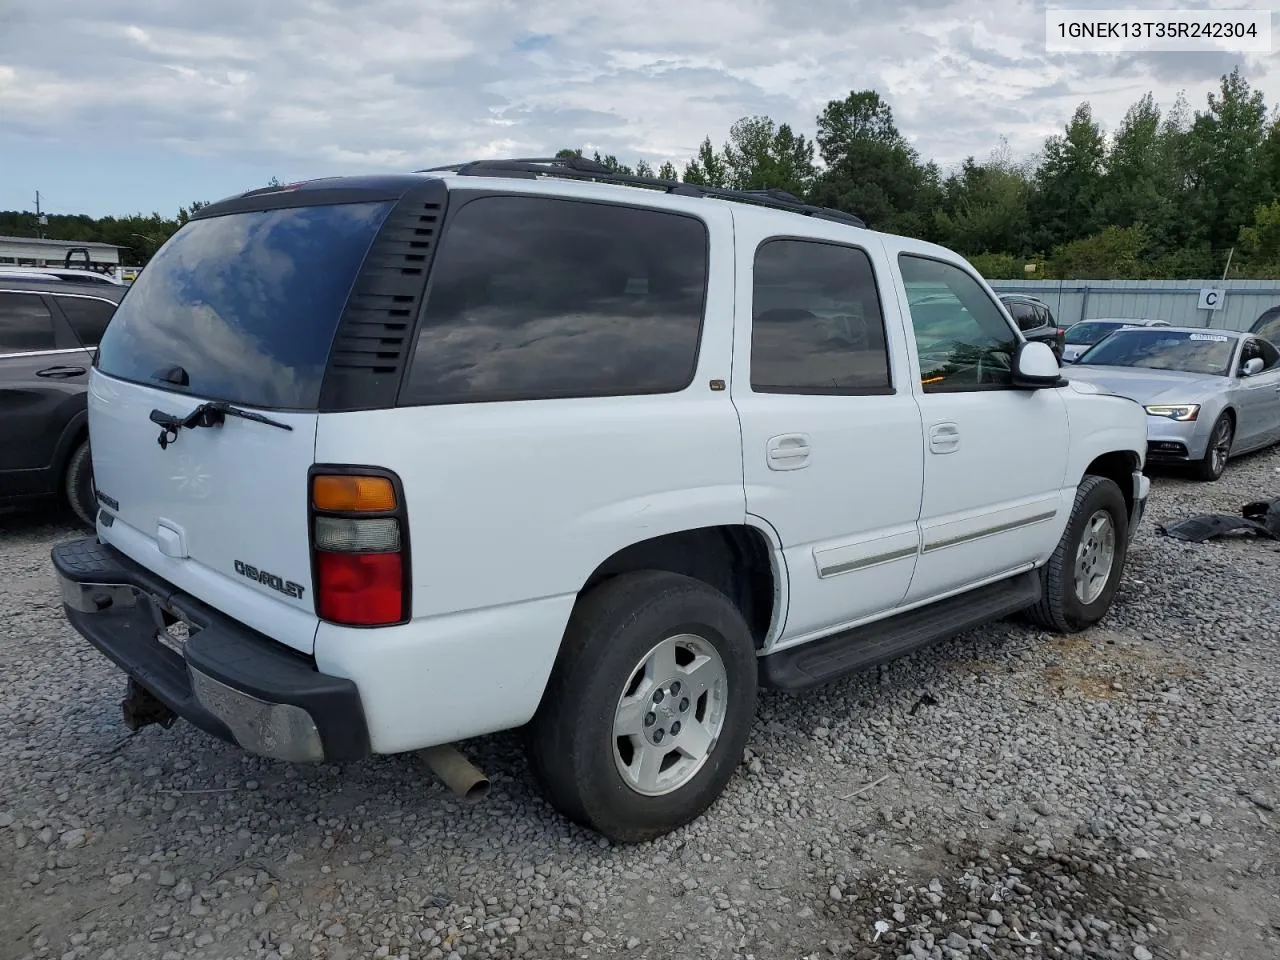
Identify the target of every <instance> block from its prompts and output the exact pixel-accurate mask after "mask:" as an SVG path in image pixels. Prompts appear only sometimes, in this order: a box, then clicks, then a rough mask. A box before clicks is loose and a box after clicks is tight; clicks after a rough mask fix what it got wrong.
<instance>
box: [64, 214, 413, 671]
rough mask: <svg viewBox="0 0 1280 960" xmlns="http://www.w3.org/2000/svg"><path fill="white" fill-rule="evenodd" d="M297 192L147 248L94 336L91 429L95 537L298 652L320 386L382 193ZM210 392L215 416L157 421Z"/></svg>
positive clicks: (196, 405)
mask: <svg viewBox="0 0 1280 960" xmlns="http://www.w3.org/2000/svg"><path fill="white" fill-rule="evenodd" d="M307 196H308V193H307V191H306V190H299V191H297V192H292V191H289V192H287V197H288V199H289V202H290V203H297V204H300V205H298V206H288V207H282V208H270V209H242V208H241V207H238V206H236V205H235V204H232V205H231V207H230V208H228V212H225V213H217V214H211V215H208V216H202V218H200V219H193V220H192V221H191V222H189V223H187V224H186V225H185V226H183V227H182V229H181V230H179V231H178V232H177V233H176V234H175V235H174V236H173V238H172V239H171V240H169V241H168V242H167V243H166V244H165V245H164V246H163V247H162V248H161V249H160V250H159V252H158V253H157V254H156V255H155V257H153V258H152V260H151V262H150V263H148V264H147V267H146V269H145V270H143V271H142V273H141V274H140V275H139V276H138V279H137V280H136V281H135V282H134V284H133V286H132V287H131V288H130V289H129V292H128V294H126V295H125V297H124V299H123V300H122V302H121V304H120V307H119V309H118V310H117V311H116V313H115V315H114V316H113V317H112V320H111V323H110V324H109V325H108V327H107V331H106V333H105V335H104V336H103V338H102V343H101V345H100V347H99V351H98V358H97V366H96V369H95V370H94V371H93V376H92V379H91V385H90V395H89V436H90V441H91V444H92V450H93V467H94V478H95V483H96V485H97V488H98V493H99V500H100V502H101V504H102V511H101V513H100V515H99V521H98V528H99V535H100V536H101V537H102V539H103V540H105V541H106V542H108V543H110V544H111V545H113V546H115V547H116V548H118V549H119V550H121V551H123V552H124V553H125V554H127V555H128V556H129V557H131V558H133V559H134V560H136V561H137V562H138V563H141V564H142V565H143V566H145V567H147V568H149V569H150V570H152V571H154V572H155V573H157V574H159V575H160V576H162V577H164V578H166V579H167V580H169V581H170V582H172V583H173V584H174V585H175V586H177V587H178V588H179V589H181V590H183V591H185V592H188V593H190V594H192V595H193V596H195V597H197V598H198V599H200V600H203V601H204V602H205V603H207V604H209V605H211V606H213V607H215V608H217V609H218V610H220V611H221V612H223V613H224V614H226V615H228V616H230V617H233V618H235V619H237V620H240V621H242V622H243V623H245V624H247V625H249V626H250V627H253V628H254V629H257V630H259V631H261V632H263V633H265V634H266V635H267V636H269V637H272V638H274V639H276V640H279V641H281V642H283V643H286V644H288V645H289V646H291V647H294V648H296V649H298V650H301V651H304V652H307V653H310V652H311V650H312V649H313V646H314V641H315V632H316V627H317V624H318V620H317V618H316V610H315V601H314V598H313V597H312V569H311V550H310V536H309V534H310V531H309V518H308V493H309V491H308V470H309V469H310V468H311V466H312V463H313V461H314V456H315V439H316V422H317V418H318V411H319V409H320V398H321V392H322V386H323V382H324V378H325V373H326V369H327V367H328V361H329V356H330V351H331V349H332V347H333V344H334V339H335V336H336V331H337V330H338V327H339V324H340V322H341V318H342V316H343V314H344V310H345V309H346V305H347V303H348V300H349V299H351V292H352V290H353V288H354V287H355V285H356V282H357V278H358V277H359V275H360V272H361V270H362V267H363V264H364V263H365V259H366V256H367V254H368V252H369V250H370V247H371V245H372V244H373V242H374V239H375V237H376V236H377V235H378V232H379V230H380V228H381V226H382V224H383V222H384V221H385V219H386V217H387V214H388V211H389V210H390V209H391V207H392V203H391V202H389V201H387V200H376V201H368V202H366V201H360V202H324V203H312V204H310V205H308V204H307V202H306V201H307ZM328 199H329V200H332V199H333V198H332V197H330V198H328ZM255 202H256V201H255ZM272 202H277V203H278V202H281V200H280V198H279V197H277V198H276V200H274V201H272ZM214 209H215V210H216V209H219V208H218V207H217V206H216V205H215V208H214ZM419 282H420V281H419ZM209 401H213V402H217V403H221V404H222V405H223V406H222V408H221V409H222V411H223V418H219V417H216V416H215V417H214V418H212V422H206V423H205V424H197V423H195V422H194V421H193V422H192V425H191V426H187V427H182V428H180V429H178V430H176V432H167V431H166V430H165V429H164V426H163V424H164V423H166V422H172V420H173V419H176V420H179V421H180V420H183V419H184V418H188V417H189V416H190V415H192V413H193V412H194V411H196V410H198V409H200V408H201V406H202V404H204V403H206V402H209ZM236 412H239V413H241V414H248V415H249V416H257V417H259V418H262V417H265V418H266V419H267V420H268V421H269V422H261V421H260V420H259V421H254V420H251V419H244V418H243V417H242V416H234V415H232V414H234V413H236ZM162 435H163V436H164V437H165V440H166V442H165V443H164V444H161V443H160V442H158V441H159V440H160V438H161V436H162Z"/></svg>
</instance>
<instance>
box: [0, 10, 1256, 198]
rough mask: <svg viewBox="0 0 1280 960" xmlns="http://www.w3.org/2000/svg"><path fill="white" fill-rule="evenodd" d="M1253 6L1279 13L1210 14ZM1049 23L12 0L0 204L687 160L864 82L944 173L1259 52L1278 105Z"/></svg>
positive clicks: (1209, 65)
mask: <svg viewBox="0 0 1280 960" xmlns="http://www.w3.org/2000/svg"><path fill="white" fill-rule="evenodd" d="M1055 5H1061V6H1069V7H1072V8H1082V7H1111V8H1113V7H1127V8H1130V9H1134V8H1148V9H1150V8H1153V7H1156V8H1164V9H1169V8H1176V7H1179V6H1188V4H1185V3H1178V2H1177V0H1173V2H1162V3H1155V4H1152V3H1149V2H1139V0H1130V2H1128V3H1121V2H1110V3H1108V2H1104V3H1096V2H1095V3H1091V2H1089V0H1072V2H1067V3H1062V4H1055ZM1233 5H1234V6H1237V7H1241V8H1251V7H1252V8H1265V7H1267V6H1269V4H1263V3H1258V2H1244V3H1237V4H1231V3H1213V2H1210V3H1209V4H1205V3H1203V2H1201V3H1199V4H1196V5H1195V6H1198V7H1200V8H1201V9H1204V8H1205V7H1206V6H1211V7H1214V8H1222V9H1226V8H1229V7H1231V6H1233ZM1044 23H1045V22H1044V3H1043V2H1030V0H1027V2H1020V0H958V2H952V0H639V2H636V0H523V2H517V0H359V2H357V0H94V2H88V0H0V209H28V208H30V207H31V206H32V202H33V199H34V193H35V191H36V190H37V189H39V190H40V191H41V194H42V196H43V197H44V198H45V207H46V209H47V210H48V211H50V212H55V213H74V212H81V211H83V212H87V213H91V214H94V215H101V214H105V213H129V212H134V211H138V210H142V211H146V212H150V211H151V210H159V211H161V212H162V213H164V214H166V215H169V214H171V213H172V212H173V211H174V210H176V208H177V207H178V205H179V204H183V203H186V202H188V201H190V200H194V199H207V200H213V199H217V198H219V197H222V196H226V195H229V194H231V193H235V192H238V191H240V190H243V189H247V188H250V187H254V186H259V185H261V184H263V183H265V182H266V181H267V180H268V179H269V178H270V177H272V176H278V177H280V178H281V179H282V180H285V181H289V180H297V179H304V178H308V177H314V176H325V175H332V174H335V173H343V172H352V171H367V170H378V169H395V170H403V169H415V168H419V167H423V166H429V165H433V164H439V163H444V162H451V161H455V160H459V159H466V158H473V157H485V156H512V155H529V154H543V153H546V152H547V151H552V150H554V149H556V148H559V147H561V146H570V145H572V146H585V147H586V148H587V149H588V151H590V150H592V149H599V150H600V151H601V152H602V153H615V154H617V155H618V156H619V157H620V158H621V159H623V160H624V161H626V162H634V161H635V160H636V159H638V158H640V157H644V158H646V159H648V160H649V161H650V162H652V163H653V164H654V165H655V166H656V165H657V164H658V163H660V162H661V161H662V160H664V159H671V160H673V161H675V162H676V163H677V165H678V166H682V165H683V161H684V160H685V159H686V158H687V157H688V156H689V155H690V154H691V153H692V152H693V151H694V150H696V148H697V145H698V143H699V141H700V140H701V139H702V137H703V136H704V135H706V134H711V136H712V139H713V141H714V142H716V143H717V144H719V143H720V142H722V141H723V139H724V137H725V135H726V133H727V131H728V128H729V125H730V124H731V123H732V122H733V121H734V120H735V119H737V118H738V117H741V116H744V115H747V114H758V113H764V114H768V115H770V116H772V117H773V118H774V119H776V120H778V121H779V122H783V121H785V122H789V123H791V124H792V125H793V126H794V127H796V128H798V129H799V130H800V131H801V132H803V133H806V134H809V135H812V133H813V129H814V117H815V115H816V114H817V113H818V111H819V110H820V109H821V108H822V105H823V104H824V103H825V102H826V101H827V100H829V99H831V98H833V97H839V96H843V95H845V94H847V93H848V92H849V91H850V90H851V89H865V88H874V89H876V90H878V91H879V92H880V93H881V95H882V96H884V97H886V98H887V99H888V101H889V103H890V104H891V106H892V107H893V110H894V113H895V115H896V118H897V121H898V125H899V127H900V128H901V129H902V131H903V132H904V133H905V134H906V135H907V136H908V137H909V138H910V139H911V140H912V141H913V142H914V143H915V144H916V146H917V148H918V149H919V150H920V151H921V153H922V154H924V155H925V156H926V157H932V158H934V159H936V160H938V161H939V163H941V164H943V165H944V166H946V165H948V164H953V163H956V162H958V161H960V160H962V159H963V158H964V157H965V156H966V155H969V154H976V155H977V156H979V157H982V156H985V155H987V154H988V153H989V152H990V150H991V149H992V147H994V146H995V145H996V143H997V141H998V138H999V137H1001V136H1005V137H1007V138H1008V139H1009V141H1010V144H1011V146H1012V147H1013V150H1014V152H1015V153H1016V154H1020V155H1023V154H1029V153H1031V152H1033V151H1034V150H1036V149H1037V148H1038V146H1039V145H1040V143H1041V142H1042V141H1043V139H1044V137H1045V136H1046V135H1048V134H1050V133H1053V132H1055V131H1056V130H1058V129H1059V128H1060V127H1061V125H1062V124H1063V123H1064V122H1065V121H1066V120H1067V119H1068V118H1069V117H1070V114H1071V111H1072V110H1073V109H1074V107H1075V105H1076V104H1077V103H1079V102H1080V101H1081V100H1086V99H1087V100H1089V101H1090V102H1091V103H1092V104H1093V106H1094V110H1095V114H1096V115H1097V116H1098V117H1099V118H1100V119H1101V120H1102V121H1103V123H1104V125H1105V126H1107V127H1108V128H1113V127H1114V126H1115V124H1116V123H1117V122H1118V121H1119V119H1120V118H1121V116H1122V115H1123V113H1124V110H1125V108H1126V107H1127V106H1128V105H1129V104H1130V103H1131V102H1133V101H1134V100H1135V99H1137V97H1139V96H1140V95H1141V94H1142V93H1143V92H1144V91H1146V90H1151V91H1153V92H1154V93H1155V95H1156V97H1157V99H1158V100H1159V101H1160V102H1161V103H1162V104H1164V105H1168V104H1170V103H1172V101H1173V99H1174V98H1175V97H1176V95H1177V94H1178V92H1179V91H1180V90H1185V91H1186V93H1187V96H1188V99H1189V100H1190V103H1191V106H1192V107H1193V108H1197V107H1203V106H1204V102H1205V93H1206V92H1207V91H1208V90H1210V89H1212V88H1213V87H1214V86H1215V85H1216V83H1217V79H1218V77H1219V76H1220V75H1221V74H1222V73H1224V72H1227V71H1229V70H1230V69H1231V68H1232V66H1234V65H1235V64H1236V63H1239V64H1240V65H1241V67H1242V70H1243V72H1244V74H1245V76H1246V78H1247V79H1248V80H1249V82H1250V83H1251V84H1253V86H1254V87H1255V88H1257V89H1261V90H1262V91H1263V92H1264V93H1265V94H1266V96H1267V100H1268V103H1269V104H1271V105H1273V106H1274V105H1276V104H1280V57H1278V56H1276V55H1275V54H1272V55H1270V56H1268V55H1265V54H1252V55H1244V54H1240V55H1232V54H1228V53H1165V54H1159V55H1134V54H1114V55H1108V56H1082V55H1072V54H1046V52H1045V25H1044ZM1273 29H1274V32H1275V34H1276V36H1275V42H1276V44H1277V49H1278V50H1280V25H1274V26H1273Z"/></svg>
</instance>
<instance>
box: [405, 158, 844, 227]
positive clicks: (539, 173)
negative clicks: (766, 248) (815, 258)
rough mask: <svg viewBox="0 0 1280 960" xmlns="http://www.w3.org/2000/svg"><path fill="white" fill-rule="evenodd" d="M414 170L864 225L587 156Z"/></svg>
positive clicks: (757, 193)
mask: <svg viewBox="0 0 1280 960" xmlns="http://www.w3.org/2000/svg"><path fill="white" fill-rule="evenodd" d="M414 172H415V173H446V172H448V173H454V174H457V175H458V176H460V177H518V178H524V179H536V178H538V177H563V178H565V179H568V180H595V181H600V182H603V183H617V184H624V185H626V186H631V187H647V188H648V189H651V190H662V191H663V192H664V193H674V194H678V195H680V196H686V197H714V198H716V199H719V200H736V201H737V202H739V203H753V204H756V205H757V206H761V207H771V208H773V209H775V210H788V211H790V212H791V213H799V214H802V215H803V216H806V217H815V218H817V219H819V220H834V221H836V222H837V223H846V224H849V225H850V226H854V227H865V226H866V223H864V222H863V220H862V218H861V217H857V216H855V215H854V214H852V213H845V212H844V211H843V210H836V209H835V208H834V207H818V206H814V205H813V204H809V203H805V202H804V201H803V200H801V199H800V198H799V197H797V196H796V195H795V194H792V193H788V192H787V191H786V190H781V189H778V188H773V189H771V190H731V189H729V188H727V187H705V186H702V185H701V184H697V183H682V182H680V181H679V180H664V179H662V178H659V177H640V176H636V175H635V174H632V173H619V172H618V171H616V170H611V169H609V168H608V167H606V166H605V165H604V164H602V163H597V162H596V161H595V160H591V159H588V158H587V157H578V156H571V157H522V158H516V159H511V160H471V161H469V162H465V163H453V164H446V165H445V166H442V167H430V168H428V169H425V170H416V171H414Z"/></svg>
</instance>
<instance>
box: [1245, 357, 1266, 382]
mask: <svg viewBox="0 0 1280 960" xmlns="http://www.w3.org/2000/svg"><path fill="white" fill-rule="evenodd" d="M1263 365H1264V364H1263V359H1262V358H1261V357H1250V358H1249V359H1248V360H1246V361H1245V362H1244V366H1243V367H1241V368H1240V376H1242V377H1255V376H1257V375H1258V374H1260V373H1261V372H1262V367H1263Z"/></svg>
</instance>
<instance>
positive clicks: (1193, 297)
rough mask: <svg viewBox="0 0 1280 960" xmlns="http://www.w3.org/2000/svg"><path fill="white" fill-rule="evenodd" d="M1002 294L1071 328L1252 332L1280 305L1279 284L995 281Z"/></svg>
mask: <svg viewBox="0 0 1280 960" xmlns="http://www.w3.org/2000/svg"><path fill="white" fill-rule="evenodd" d="M989 283H990V284H991V288H992V289H993V290H995V291H996V292H997V293H1021V294H1026V295H1027V296H1032V297H1038V298H1039V299H1041V300H1043V301H1044V302H1045V303H1047V304H1049V309H1051V310H1052V311H1053V315H1054V318H1055V319H1056V320H1057V321H1058V323H1059V324H1061V325H1063V326H1066V325H1068V324H1072V323H1076V322H1077V321H1079V320H1098V319H1101V318H1104V317H1123V318H1130V317H1132V318H1150V319H1158V320H1167V321H1168V322H1169V323H1171V324H1173V325H1175V326H1184V327H1218V328H1220V329H1225V330H1248V329H1249V327H1250V326H1252V325H1253V322H1254V321H1255V320H1257V319H1258V317H1259V316H1260V315H1261V314H1262V313H1263V312H1264V311H1266V310H1269V309H1271V308H1272V307H1280V281H1277V280H991V281H989Z"/></svg>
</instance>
